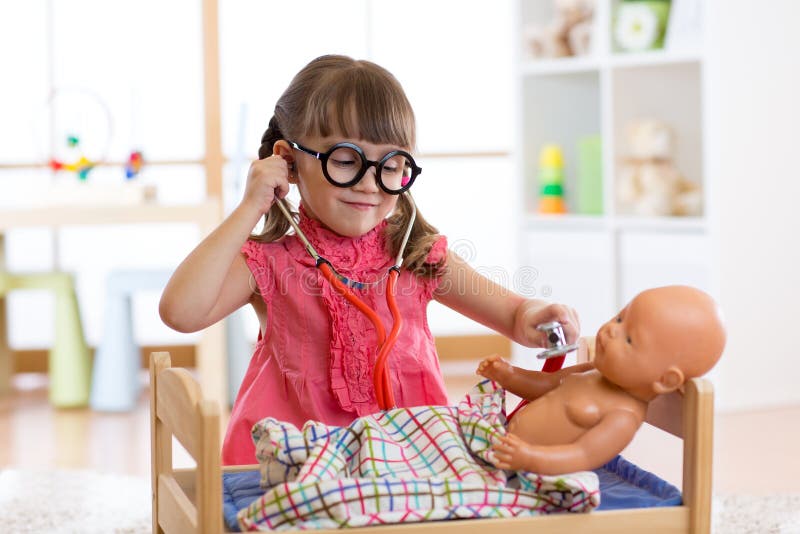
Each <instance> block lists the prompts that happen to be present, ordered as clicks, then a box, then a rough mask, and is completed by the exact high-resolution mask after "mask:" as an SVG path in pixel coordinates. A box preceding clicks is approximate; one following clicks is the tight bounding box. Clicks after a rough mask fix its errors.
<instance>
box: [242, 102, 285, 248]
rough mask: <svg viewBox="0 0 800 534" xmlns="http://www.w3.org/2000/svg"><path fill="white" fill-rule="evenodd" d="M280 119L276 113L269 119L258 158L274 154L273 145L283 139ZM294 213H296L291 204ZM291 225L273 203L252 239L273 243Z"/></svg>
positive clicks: (251, 236)
mask: <svg viewBox="0 0 800 534" xmlns="http://www.w3.org/2000/svg"><path fill="white" fill-rule="evenodd" d="M283 138H284V137H283V133H281V128H280V125H279V124H278V119H277V117H275V116H274V115H273V116H272V118H271V119H270V120H269V125H268V126H267V130H266V131H265V132H264V135H262V136H261V146H260V147H259V148H258V159H266V158H268V157H270V156H271V155H272V147H273V146H275V142H276V141H280V140H281V139H283ZM290 210H291V211H292V213H293V214H294V213H296V212H295V210H294V209H292V207H291V205H290ZM290 227H291V225H290V224H289V221H287V220H286V217H284V216H283V213H281V210H280V208H279V207H278V206H277V205H276V204H275V203H273V204H272V206H271V207H270V208H269V211H268V212H267V213H265V214H264V227H263V229H262V230H261V233H259V234H251V235H250V240H251V241H258V242H262V243H271V242H273V241H277V240H278V239H280V238H282V237H283V236H285V235H286V234H287V233H288V232H289V228H290Z"/></svg>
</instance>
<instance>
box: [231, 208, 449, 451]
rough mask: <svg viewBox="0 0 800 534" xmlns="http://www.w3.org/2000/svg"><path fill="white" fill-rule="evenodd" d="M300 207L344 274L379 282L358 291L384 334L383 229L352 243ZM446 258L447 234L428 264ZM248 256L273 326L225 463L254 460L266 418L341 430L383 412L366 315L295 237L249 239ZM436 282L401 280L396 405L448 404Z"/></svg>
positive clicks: (392, 364)
mask: <svg viewBox="0 0 800 534" xmlns="http://www.w3.org/2000/svg"><path fill="white" fill-rule="evenodd" d="M300 211H301V217H300V227H301V229H302V230H303V232H304V233H305V234H306V236H307V237H308V239H309V240H310V241H311V243H312V244H313V245H314V248H316V250H317V252H318V253H319V254H320V255H322V256H323V257H325V258H327V259H328V260H329V261H330V262H331V263H332V264H333V266H334V267H335V268H336V270H337V271H338V272H340V273H341V274H342V275H344V276H346V277H348V278H351V279H353V280H356V281H360V282H375V281H378V283H376V284H371V285H369V286H368V287H366V288H364V289H353V291H354V292H355V293H356V295H358V296H359V297H360V298H361V299H362V300H363V301H364V302H365V303H366V304H367V305H368V306H370V307H371V308H372V309H374V310H375V311H376V312H377V314H378V316H379V317H380V318H381V320H382V321H383V324H384V327H385V328H386V332H387V334H388V332H389V330H390V329H391V326H392V324H393V323H392V316H391V313H390V312H389V308H388V306H387V304H386V273H387V271H388V268H389V267H390V266H391V265H392V264H393V258H392V257H391V255H390V254H389V252H388V251H387V250H386V239H385V237H384V228H385V226H386V223H385V222H383V223H381V224H380V225H378V226H377V227H376V228H375V229H373V230H372V231H370V232H369V233H367V234H365V235H362V236H360V237H357V238H349V237H342V236H340V235H338V234H336V233H334V232H332V231H330V230H328V229H326V228H324V227H323V226H322V225H321V224H320V223H319V222H318V221H316V220H313V219H310V218H308V217H307V216H305V214H304V213H303V210H302V209H301V210H300ZM446 252H447V241H446V239H445V238H444V237H442V238H440V239H439V240H438V241H437V242H436V244H435V245H434V246H433V247H432V249H431V251H430V253H429V255H428V258H427V261H428V262H430V263H436V262H439V261H441V260H442V259H443V258H444V257H445V255H446ZM242 253H243V254H244V256H245V259H246V261H247V265H248V266H249V267H250V271H251V272H252V273H253V277H254V278H255V281H256V284H257V286H258V290H259V292H260V293H261V296H262V298H263V299H264V302H265V303H266V305H267V326H266V331H265V332H262V333H261V334H260V335H259V340H258V343H257V344H256V347H255V352H254V354H253V357H252V359H251V360H250V366H249V367H248V369H247V373H246V374H245V377H244V380H243V381H242V384H241V386H240V389H239V394H238V396H237V397H236V402H235V403H234V406H233V410H232V411H231V419H230V423H229V425H228V430H227V433H226V435H225V441H224V443H223V446H222V462H223V464H224V465H242V464H252V463H256V458H255V449H254V446H253V442H252V439H251V437H250V430H251V428H252V427H253V425H254V424H255V423H256V422H258V421H260V420H262V419H264V418H265V417H274V418H276V419H278V420H281V421H288V422H291V423H293V424H294V425H296V426H297V427H298V428H301V427H302V425H303V424H304V423H305V422H306V421H308V420H315V421H320V422H322V423H325V424H327V425H336V426H344V425H347V424H349V423H350V422H351V421H352V420H353V419H355V418H356V417H358V416H363V415H369V414H371V413H375V412H377V411H379V408H378V404H377V402H376V399H375V391H374V387H373V383H372V373H373V367H374V364H375V357H376V355H377V338H376V334H375V329H374V326H373V325H372V323H371V322H370V321H369V319H367V318H366V317H365V316H364V314H362V313H361V312H360V311H358V309H357V308H356V307H355V306H353V305H351V304H350V303H349V302H347V301H346V300H345V299H344V297H342V296H341V295H339V294H338V293H337V292H336V290H335V289H334V288H333V287H331V286H330V284H329V283H328V282H327V281H326V280H325V279H324V278H323V277H322V275H321V274H320V273H319V271H318V270H317V268H316V266H315V264H314V260H313V259H312V258H311V257H310V256H309V255H308V253H307V252H306V250H305V248H304V247H303V244H302V243H301V242H300V240H299V239H297V238H296V237H295V236H287V237H285V238H283V239H281V240H280V241H277V242H273V243H258V242H255V241H247V242H246V243H245V244H244V246H243V247H242ZM437 285H438V280H436V279H427V278H421V277H417V276H414V275H412V274H410V273H409V272H407V271H402V272H401V275H400V277H399V279H398V283H397V291H396V295H397V304H398V307H399V308H400V312H401V314H402V317H403V329H402V331H401V333H400V337H399V339H398V340H397V343H396V344H395V346H394V348H393V349H392V352H391V354H390V356H389V360H388V368H389V376H390V379H391V382H392V388H393V391H394V395H395V401H396V402H397V405H398V406H400V407H407V406H419V405H443V404H447V393H446V391H445V386H444V380H443V378H442V373H441V370H440V368H439V360H438V357H437V355H436V348H435V346H434V342H433V336H432V335H431V332H430V329H429V328H428V321H427V313H426V311H427V306H428V303H429V302H430V300H431V298H432V296H433V292H434V290H435V289H436V287H437Z"/></svg>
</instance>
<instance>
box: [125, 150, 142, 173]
mask: <svg viewBox="0 0 800 534" xmlns="http://www.w3.org/2000/svg"><path fill="white" fill-rule="evenodd" d="M142 165H144V158H143V156H142V153H141V152H140V151H139V150H134V151H133V152H131V155H130V156H128V161H127V162H126V163H125V178H127V179H128V180H130V179H132V178H135V177H136V175H138V174H139V173H140V172H141V170H142Z"/></svg>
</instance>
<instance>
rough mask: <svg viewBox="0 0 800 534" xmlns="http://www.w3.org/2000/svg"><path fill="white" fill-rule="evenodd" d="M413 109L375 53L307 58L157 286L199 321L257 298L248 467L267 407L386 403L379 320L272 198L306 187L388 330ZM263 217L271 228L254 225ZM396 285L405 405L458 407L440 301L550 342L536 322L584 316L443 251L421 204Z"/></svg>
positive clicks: (310, 224)
mask: <svg viewBox="0 0 800 534" xmlns="http://www.w3.org/2000/svg"><path fill="white" fill-rule="evenodd" d="M415 128H416V126H415V119H414V113H413V111H412V109H411V106H410V104H409V102H408V100H407V99H406V96H405V93H404V92H403V89H402V88H401V86H400V84H399V83H398V81H397V80H396V79H395V78H394V77H393V76H392V75H391V74H390V73H389V72H388V71H386V70H385V69H383V68H382V67H379V66H378V65H375V64H374V63H371V62H369V61H356V60H353V59H351V58H348V57H343V56H323V57H320V58H317V59H315V60H314V61H312V62H311V63H309V64H308V65H307V66H306V67H305V68H303V69H302V70H301V71H300V72H299V73H298V74H297V75H296V76H295V78H294V79H293V80H292V82H291V83H290V85H289V87H288V88H287V90H286V91H285V92H284V93H283V95H282V96H281V97H280V99H279V100H278V102H277V104H276V106H275V114H274V116H273V117H272V119H271V120H270V122H269V127H268V128H267V131H266V132H265V133H264V136H263V138H262V143H261V148H260V150H259V158H260V159H259V160H258V161H255V162H254V163H253V164H252V165H251V166H250V170H249V173H248V177H247V184H246V187H245V193H244V198H243V199H242V201H241V203H240V204H239V206H238V207H237V208H236V209H235V210H234V211H233V212H232V213H231V214H230V216H229V217H228V218H226V219H225V220H224V221H223V222H222V224H220V226H219V227H218V228H217V229H216V230H214V231H213V232H212V233H211V234H210V235H209V236H208V237H207V238H206V239H205V240H203V241H202V242H201V243H200V244H199V245H198V246H197V248H195V249H194V250H193V251H192V252H191V254H189V256H188V257H187V258H186V259H185V260H184V261H183V262H182V263H181V265H180V266H179V267H178V269H177V270H176V271H175V274H174V275H173V276H172V278H171V280H170V281H169V284H168V285H167V288H166V289H165V290H164V294H163V296H162V297H161V304H160V313H161V317H162V319H163V320H164V322H165V323H166V324H167V325H169V326H170V327H172V328H174V329H175V330H178V331H181V332H195V331H198V330H201V329H203V328H206V327H207V326H209V325H211V324H213V323H215V322H217V321H219V320H220V319H222V318H224V317H225V316H227V315H228V314H230V313H231V312H233V311H234V310H236V309H238V308H239V307H241V306H243V305H245V304H247V303H249V304H251V305H252V306H253V308H254V309H255V312H256V314H257V315H258V319H259V322H260V325H261V328H260V332H259V338H258V343H257V344H256V348H255V353H254V354H253V357H252V359H251V362H250V366H249V368H248V370H247V373H246V374H245V377H244V380H243V382H242V384H241V387H240V389H239V394H238V396H237V398H236V401H235V403H234V406H233V410H232V412H231V419H230V423H229V426H228V431H227V434H226V436H225V442H224V444H223V451H222V460H223V463H224V464H226V465H231V464H251V463H254V461H255V452H254V447H253V443H252V440H251V438H250V429H251V428H252V426H253V424H254V423H256V422H257V421H259V420H261V419H263V418H265V417H268V416H271V417H274V418H276V419H279V420H282V421H288V422H291V423H294V424H295V425H297V426H298V427H301V426H302V425H303V423H305V422H306V421H308V420H312V419H313V420H316V421H321V422H322V423H325V424H328V425H337V426H344V425H347V424H348V423H350V422H351V421H352V420H353V419H354V418H356V417H358V416H362V415H368V414H370V413H374V412H376V411H378V410H379V407H378V404H377V402H376V391H375V388H374V386H373V380H372V375H373V368H374V365H375V360H376V353H377V350H378V339H377V335H376V331H375V327H374V326H373V324H372V323H371V322H370V321H369V320H367V318H366V317H365V315H364V314H363V313H362V312H361V311H359V310H358V309H357V308H356V307H355V306H353V305H351V304H350V303H349V302H348V301H347V300H345V298H344V297H343V296H342V295H341V294H340V293H338V292H337V290H335V289H334V288H333V287H332V286H331V283H330V282H329V281H328V280H326V279H325V278H323V276H322V274H321V273H320V271H319V270H318V269H317V268H316V264H315V261H314V259H313V258H312V257H311V256H310V255H309V253H308V251H307V249H306V247H305V245H304V243H303V242H302V241H301V240H300V239H298V236H296V235H295V234H294V233H288V231H289V229H290V225H289V223H288V222H287V220H286V218H285V217H284V215H283V214H282V213H281V211H280V209H279V208H280V207H281V206H279V205H278V203H277V202H276V199H282V198H283V197H285V196H286V194H287V193H288V192H289V184H295V185H296V186H297V187H298V189H299V193H300V198H301V203H300V207H299V212H298V213H296V214H295V216H296V217H297V218H298V224H299V227H300V229H301V230H302V232H303V233H304V234H305V235H306V236H307V238H308V240H309V241H310V243H311V245H312V246H313V247H314V249H315V250H316V251H317V252H318V253H319V255H320V256H322V257H324V258H326V259H327V260H328V261H329V262H330V264H331V265H332V266H333V267H334V268H335V270H336V271H337V272H338V273H339V274H340V275H341V276H343V277H346V278H347V279H350V280H352V281H353V282H354V283H355V284H354V285H355V287H354V288H353V292H354V293H355V294H356V295H357V296H358V297H359V298H360V299H361V300H363V301H364V302H365V303H366V304H367V305H368V306H369V307H371V308H372V309H373V310H375V311H376V313H377V314H378V316H379V317H380V319H381V321H382V322H383V324H384V325H387V330H388V328H389V327H391V325H392V324H393V323H392V315H391V313H390V310H389V307H388V305H387V303H386V294H385V293H386V274H387V272H388V270H389V268H390V267H391V266H392V265H394V258H395V256H396V255H397V254H398V252H399V251H400V249H401V246H402V245H401V244H402V243H403V241H404V237H405V234H406V228H407V225H408V223H409V221H410V217H411V214H412V212H413V207H412V206H413V204H412V201H411V200H410V197H408V196H407V195H408V193H407V192H406V191H407V190H408V188H410V187H411V185H412V184H413V183H414V181H415V180H416V179H417V177H418V175H419V174H420V173H421V171H422V169H420V168H419V167H418V166H417V164H416V162H414V159H413V156H411V154H410V152H411V151H412V150H413V148H414V147H415V134H416V132H415ZM262 216H263V217H264V225H263V230H262V231H261V233H260V234H258V235H251V232H252V231H253V228H254V227H255V226H256V225H257V223H258V222H259V220H260V219H261V218H262ZM403 257H404V259H403V264H402V269H401V271H400V276H399V279H398V281H397V284H396V300H397V307H398V308H399V311H400V314H401V316H402V318H403V328H402V330H401V332H400V335H399V338H398V339H397V342H396V344H395V345H394V347H393V349H392V351H391V353H390V355H389V359H388V364H387V366H388V376H389V382H390V385H391V390H392V391H393V395H394V400H395V402H396V404H397V406H398V407H405V406H417V405H424V404H433V405H441V404H447V402H448V400H447V395H446V392H445V387H444V381H443V378H442V374H441V371H440V369H439V364H438V359H437V355H436V350H435V347H434V342H433V337H432V336H431V333H430V330H429V328H428V323H427V319H426V308H427V305H428V302H430V300H431V299H436V300H437V301H439V302H441V303H442V304H444V305H446V306H449V307H450V308H452V309H454V310H456V311H458V312H460V313H462V314H464V315H466V316H468V317H470V318H472V319H474V320H476V321H478V322H480V323H482V324H484V325H486V326H488V327H490V328H492V329H494V330H496V331H497V332H499V333H500V334H502V335H504V336H507V337H509V338H511V339H512V340H514V341H516V342H517V343H520V344H522V345H525V346H529V347H539V346H544V344H545V339H544V338H543V336H544V334H543V333H542V332H539V331H537V330H536V326H537V325H538V324H541V323H543V322H547V321H560V322H561V323H562V324H563V325H564V330H565V333H566V336H567V341H568V342H572V341H574V340H575V339H576V338H577V336H578V331H579V325H578V319H577V316H576V314H575V312H574V311H573V310H572V309H571V308H568V307H566V306H563V305H558V304H548V303H546V302H543V301H539V300H526V299H524V298H522V297H521V296H519V295H516V294H514V293H513V292H511V291H509V290H507V289H505V288H501V287H498V286H496V285H495V284H494V283H493V282H491V281H490V280H488V279H487V278H485V277H483V276H481V275H480V274H478V273H477V272H475V271H474V270H473V269H472V268H471V267H470V266H469V265H467V264H466V263H465V262H464V261H463V260H462V259H461V258H460V257H459V256H458V255H456V254H454V253H452V252H451V251H449V250H448V249H447V243H446V240H445V238H444V237H443V236H441V235H438V234H437V231H436V229H435V228H434V227H432V226H431V225H430V224H428V223H427V222H426V221H425V220H424V218H423V217H422V216H421V215H419V214H417V216H416V219H415V220H414V222H413V226H412V228H411V232H410V238H409V239H408V243H407V245H406V247H405V249H404V251H403Z"/></svg>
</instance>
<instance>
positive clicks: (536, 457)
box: [493, 410, 641, 475]
mask: <svg viewBox="0 0 800 534" xmlns="http://www.w3.org/2000/svg"><path fill="white" fill-rule="evenodd" d="M640 425H641V421H640V420H639V419H638V418H637V417H636V415H634V414H633V413H632V412H630V411H628V410H616V411H613V412H611V413H609V414H607V415H606V416H605V417H603V419H602V420H601V421H600V422H599V423H598V424H597V425H595V426H594V427H592V428H591V429H589V430H587V431H586V433H585V434H584V435H583V436H581V437H580V438H579V439H578V440H576V441H575V442H573V443H570V444H567V445H532V444H530V443H527V442H525V441H523V440H522V439H521V438H520V437H519V436H517V435H515V434H507V435H505V436H503V437H501V438H500V441H499V443H496V444H495V445H494V447H493V451H494V453H495V457H496V458H497V463H496V464H495V465H496V466H497V467H499V468H501V469H513V470H515V471H519V470H524V471H532V472H534V473H539V474H541V475H561V474H564V473H574V472H575V471H587V470H590V469H596V468H598V467H600V466H601V465H603V464H605V463H607V462H608V461H610V460H611V459H612V458H614V456H616V455H617V454H619V453H620V452H622V449H624V448H625V447H626V446H627V445H628V443H630V442H631V440H632V439H633V436H634V435H635V434H636V431H637V430H638V429H639V426H640Z"/></svg>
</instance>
